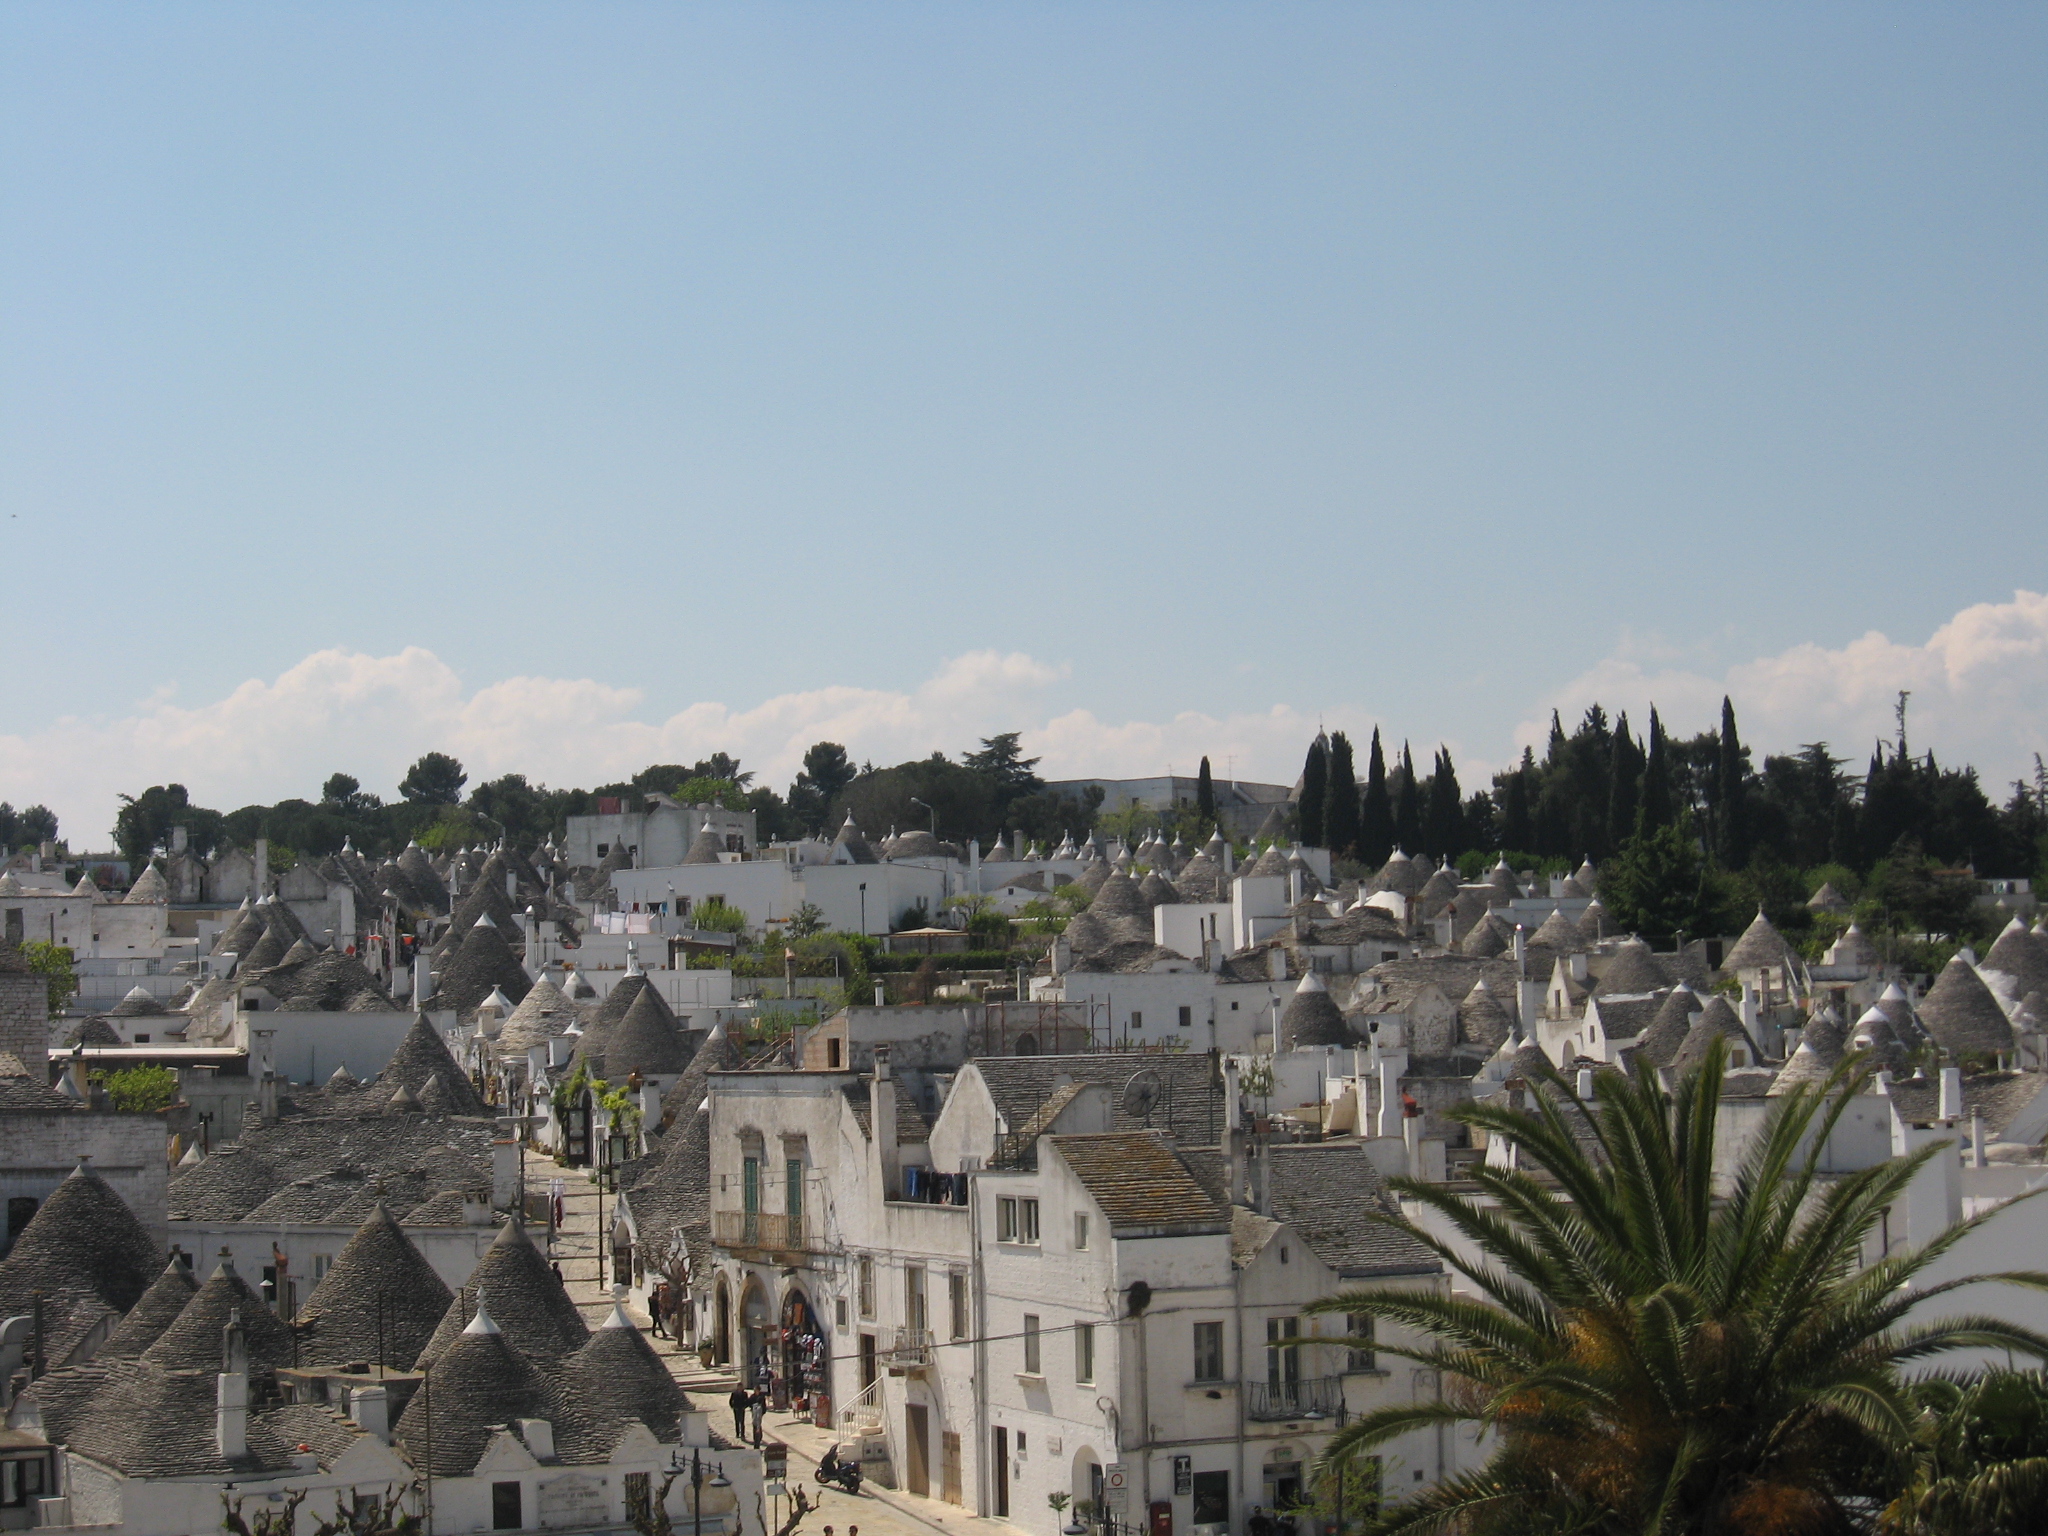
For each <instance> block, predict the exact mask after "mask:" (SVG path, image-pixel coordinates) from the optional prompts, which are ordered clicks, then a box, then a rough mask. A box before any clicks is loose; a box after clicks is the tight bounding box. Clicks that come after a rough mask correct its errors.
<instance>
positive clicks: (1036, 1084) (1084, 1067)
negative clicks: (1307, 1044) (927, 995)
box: [974, 1051, 1223, 1146]
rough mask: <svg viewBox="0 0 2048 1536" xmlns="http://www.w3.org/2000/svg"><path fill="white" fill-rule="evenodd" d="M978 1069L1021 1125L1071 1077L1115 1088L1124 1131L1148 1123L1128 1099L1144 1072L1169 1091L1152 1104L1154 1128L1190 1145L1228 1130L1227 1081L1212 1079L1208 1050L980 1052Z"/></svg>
mask: <svg viewBox="0 0 2048 1536" xmlns="http://www.w3.org/2000/svg"><path fill="white" fill-rule="evenodd" d="M974 1066H975V1070H976V1071H978V1072H979V1073H980V1074H981V1078H982V1081H983V1082H985V1083H986V1084H987V1085H988V1091H989V1096H990V1097H991V1098H992V1099H994V1100H995V1105H996V1110H997V1112H998V1113H999V1114H1001V1115H1002V1117H1003V1119H1004V1120H1005V1121H1006V1122H1007V1123H1008V1125H1009V1127H1010V1129H1011V1130H1012V1131H1015V1130H1017V1129H1019V1128H1021V1127H1022V1126H1023V1125H1025V1124H1026V1123H1027V1122H1028V1121H1029V1120H1030V1119H1031V1117H1032V1116H1033V1115H1034V1114H1035V1113H1037V1111H1038V1107H1039V1105H1041V1104H1043V1103H1044V1102H1045V1100H1046V1099H1048V1098H1050V1097H1051V1096H1052V1094H1053V1093H1054V1092H1055V1091H1056V1090H1057V1089H1059V1088H1060V1087H1062V1086H1064V1085H1065V1084H1067V1083H1070V1082H1073V1083H1100V1084H1102V1085H1103V1086H1104V1087H1106V1088H1108V1089H1109V1090H1110V1104H1111V1106H1112V1109H1113V1111H1114V1114H1115V1117H1116V1118H1115V1125H1116V1128H1117V1129H1118V1130H1120V1131H1139V1130H1144V1129H1146V1128H1147V1127H1146V1125H1145V1121H1144V1119H1143V1117H1142V1116H1139V1115H1134V1114H1132V1113H1131V1111H1130V1109H1129V1108H1128V1107H1127V1106H1126V1105H1125V1103H1124V1090H1125V1088H1126V1087H1127V1086H1128V1085H1129V1083H1130V1081H1131V1079H1132V1078H1134V1077H1136V1076H1137V1075H1138V1074H1140V1073H1142V1072H1152V1073H1156V1074H1157V1075H1158V1078H1159V1081H1160V1086H1161V1087H1162V1089H1163V1090H1164V1092H1163V1093H1162V1094H1161V1095H1160V1096H1159V1098H1158V1100H1157V1101H1156V1103H1155V1104H1154V1106H1153V1110H1152V1125H1151V1129H1154V1130H1164V1131H1167V1132H1169V1133H1170V1134H1172V1135H1173V1136H1174V1137H1175V1139H1177V1140H1178V1141H1180V1142H1181V1143H1183V1144H1184V1145H1187V1146H1213V1145H1215V1144H1216V1142H1217V1140H1218V1138H1220V1137H1221V1136H1222V1134H1223V1087H1222V1084H1221V1083H1213V1082H1212V1081H1211V1079H1210V1067H1209V1058H1208V1057H1207V1056H1206V1055H1202V1056H1195V1055H1180V1056H1154V1055H1151V1054H1149V1053H1148V1054H1144V1055H1137V1054H1132V1053H1126V1052H1115V1051H1097V1052H1093V1053H1090V1054H1088V1055H1085V1056H978V1057H976V1058H975V1059H974Z"/></svg>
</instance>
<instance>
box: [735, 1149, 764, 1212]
mask: <svg viewBox="0 0 2048 1536" xmlns="http://www.w3.org/2000/svg"><path fill="white" fill-rule="evenodd" d="M740 1209H741V1210H743V1211H745V1212H747V1213H748V1214H749V1215H752V1214H755V1213H757V1212H759V1211H760V1209H761V1159H759V1158H758V1157H750V1158H747V1159H745V1160H744V1161H743V1162H742V1163H741V1164H740Z"/></svg>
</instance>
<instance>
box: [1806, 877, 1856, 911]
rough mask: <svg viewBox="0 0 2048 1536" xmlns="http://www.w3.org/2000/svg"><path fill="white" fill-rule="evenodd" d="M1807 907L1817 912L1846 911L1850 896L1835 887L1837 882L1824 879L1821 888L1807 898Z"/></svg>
mask: <svg viewBox="0 0 2048 1536" xmlns="http://www.w3.org/2000/svg"><path fill="white" fill-rule="evenodd" d="M1806 905H1807V907H1808V908H1809V909H1810V910H1812V911H1815V912H1846V911H1848V910H1849V898H1848V897H1846V896H1844V895H1843V894H1842V893H1841V892H1840V891H1838V890H1836V889H1835V882H1834V881H1832V880H1823V881H1822V882H1821V886H1820V889H1819V890H1817V891H1815V892H1814V893H1813V894H1812V895H1811V896H1809V897H1807V898H1806Z"/></svg>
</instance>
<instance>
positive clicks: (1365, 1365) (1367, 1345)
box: [1345, 1312, 1379, 1371]
mask: <svg viewBox="0 0 2048 1536" xmlns="http://www.w3.org/2000/svg"><path fill="white" fill-rule="evenodd" d="M1345 1322H1346V1323H1347V1324H1348V1327H1347V1328H1346V1330H1345V1332H1346V1334H1347V1336H1348V1337H1349V1338H1350V1340H1351V1359H1350V1362H1349V1364H1348V1366H1347V1369H1350V1370H1354V1371H1374V1370H1378V1369H1379V1357H1378V1356H1377V1355H1376V1354H1375V1353H1374V1352H1373V1347H1372V1343H1373V1339H1372V1318H1371V1316H1370V1315H1369V1314H1367V1313H1364V1312H1353V1313H1351V1314H1350V1315H1349V1316H1348V1317H1347V1318H1346V1319H1345Z"/></svg>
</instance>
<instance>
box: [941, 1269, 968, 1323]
mask: <svg viewBox="0 0 2048 1536" xmlns="http://www.w3.org/2000/svg"><path fill="white" fill-rule="evenodd" d="M946 1305H947V1310H948V1311H950V1312H951V1313H952V1317H951V1319H950V1321H951V1324H952V1328H953V1334H952V1336H953V1337H954V1338H956V1339H964V1338H966V1337H967V1276H966V1275H964V1274H962V1273H961V1272H960V1271H959V1270H957V1269H956V1270H954V1271H953V1273H951V1274H950V1275H948V1276H946Z"/></svg>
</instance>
